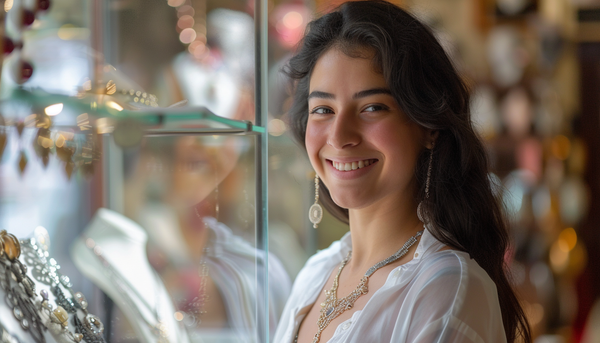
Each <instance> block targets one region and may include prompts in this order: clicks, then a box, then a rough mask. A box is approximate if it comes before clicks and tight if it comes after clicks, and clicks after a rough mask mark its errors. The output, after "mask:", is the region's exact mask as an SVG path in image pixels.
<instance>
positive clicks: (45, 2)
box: [37, 0, 50, 11]
mask: <svg viewBox="0 0 600 343" xmlns="http://www.w3.org/2000/svg"><path fill="white" fill-rule="evenodd" d="M37 8H38V11H46V10H48V8H50V0H38V5H37Z"/></svg>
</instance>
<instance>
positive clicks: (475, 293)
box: [406, 250, 504, 341]
mask: <svg viewBox="0 0 600 343" xmlns="http://www.w3.org/2000/svg"><path fill="white" fill-rule="evenodd" d="M411 269H412V270H410V278H409V280H407V284H406V286H407V287H408V288H409V295H408V296H407V298H408V299H413V300H412V307H411V312H412V313H411V315H412V319H413V320H414V321H415V323H417V322H419V323H420V324H419V325H417V327H419V329H418V330H422V329H423V328H424V327H425V326H428V327H429V328H437V329H435V330H442V331H443V329H442V328H444V327H446V328H447V329H448V327H447V326H448V325H451V324H452V323H454V324H456V323H460V326H461V327H463V326H464V327H468V328H469V330H472V331H473V332H475V333H477V335H478V336H480V337H488V336H489V335H491V336H490V337H494V335H497V336H498V337H503V336H504V331H503V324H502V314H501V311H500V303H499V300H498V293H497V289H496V285H495V283H494V281H493V280H492V279H491V278H490V277H489V275H488V274H487V273H486V272H485V270H483V268H481V267H480V266H479V265H478V264H477V262H476V261H475V260H473V259H471V258H470V257H469V255H468V254H467V253H464V252H460V251H456V250H444V251H438V252H434V253H431V254H429V255H428V256H426V257H425V258H423V259H422V260H420V261H418V262H417V263H416V264H415V265H414V266H413V268H411ZM432 325H433V326H432ZM457 329H458V327H457ZM484 341H486V340H485V339H484ZM494 341H495V340H494Z"/></svg>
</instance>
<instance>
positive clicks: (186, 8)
mask: <svg viewBox="0 0 600 343" xmlns="http://www.w3.org/2000/svg"><path fill="white" fill-rule="evenodd" d="M194 13H195V11H194V8H193V7H192V6H190V5H183V6H181V7H179V8H178V9H177V16H179V17H182V16H184V15H189V16H192V17H193V16H194Z"/></svg>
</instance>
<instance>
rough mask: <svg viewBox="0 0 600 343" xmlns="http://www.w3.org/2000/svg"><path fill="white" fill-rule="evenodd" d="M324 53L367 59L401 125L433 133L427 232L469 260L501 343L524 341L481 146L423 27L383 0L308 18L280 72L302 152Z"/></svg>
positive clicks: (465, 95) (463, 94) (457, 88)
mask: <svg viewBox="0 0 600 343" xmlns="http://www.w3.org/2000/svg"><path fill="white" fill-rule="evenodd" d="M330 48H337V49H340V50H341V51H343V52H344V53H345V54H347V55H349V56H351V57H364V56H365V50H367V51H371V52H373V53H374V56H375V57H374V61H373V62H374V66H375V67H376V68H377V69H378V70H379V71H380V72H381V73H382V74H383V76H384V78H385V80H386V81H387V84H388V85H389V87H390V90H391V93H392V96H393V97H394V99H395V100H396V101H397V102H398V104H399V106H400V108H401V109H402V110H403V112H404V113H405V114H406V115H407V116H408V118H410V119H411V120H412V121H414V122H415V123H417V124H419V125H420V126H422V127H424V128H428V129H431V130H436V131H439V136H438V137H437V140H436V144H435V149H434V151H433V161H434V163H433V169H432V174H431V185H430V197H429V199H428V201H426V202H424V206H426V208H425V212H426V213H427V216H428V218H427V220H428V222H429V224H430V225H429V226H428V227H429V228H430V230H431V233H432V235H433V236H434V237H435V238H437V239H438V240H439V241H441V242H442V243H444V244H446V245H448V246H451V247H454V248H455V249H459V250H462V251H465V252H467V253H469V255H470V256H471V258H473V259H475V261H477V263H478V264H479V265H480V266H481V267H482V268H483V269H484V270H485V271H486V272H487V273H488V275H489V276H490V278H491V279H492V280H493V281H494V282H495V284H496V288H497V290H498V298H499V300H500V308H501V311H502V320H503V324H504V330H505V332H506V338H507V340H508V342H514V341H515V340H516V339H517V338H518V337H519V336H520V337H521V338H522V339H523V340H524V341H525V342H531V332H530V327H529V324H528V322H527V319H526V318H525V315H524V312H523V309H522V308H521V306H520V304H519V301H518V299H517V296H516V295H515V293H514V291H513V289H512V287H511V285H510V283H509V281H508V278H507V271H506V266H505V262H504V255H505V252H506V249H507V248H508V245H509V236H508V228H507V223H506V219H505V217H504V213H503V211H502V206H501V203H500V201H499V199H498V198H497V197H496V196H495V194H494V192H493V189H492V188H493V187H494V185H492V183H491V182H490V179H489V177H488V168H489V167H488V159H487V156H486V152H485V149H484V146H483V144H482V142H481V141H480V139H479V137H478V136H477V134H476V133H475V131H474V130H473V125H472V123H471V115H470V111H469V89H468V87H467V86H466V84H465V83H464V81H463V80H462V79H461V77H460V76H459V75H458V73H457V71H456V69H455V68H454V66H453V64H452V62H451V61H450V59H449V58H448V56H447V55H446V53H445V51H444V50H443V48H442V47H441V45H440V44H439V43H438V41H437V40H436V38H435V37H434V35H433V34H432V32H431V31H430V29H429V28H428V27H426V26H425V25H424V24H422V23H421V22H420V21H419V20H417V19H416V18H415V17H413V16H412V15H410V14H408V13H407V12H405V11H404V10H402V9H401V8H399V7H397V6H395V5H393V4H390V3H388V2H385V1H356V2H348V3H345V4H343V5H341V6H340V7H338V8H337V9H336V10H335V11H334V12H331V13H328V14H326V15H324V16H322V17H320V18H319V19H316V20H314V21H312V22H311V23H310V24H309V26H308V28H307V31H306V34H305V36H304V38H303V40H302V42H301V43H300V45H299V50H298V52H297V53H296V54H295V56H294V57H293V58H292V59H291V60H290V61H289V63H288V64H287V65H286V66H285V67H284V69H283V72H284V73H285V74H286V75H287V76H288V77H289V78H290V79H291V80H292V84H293V87H294V101H293V104H292V107H291V109H290V111H289V113H288V116H289V124H290V127H291V131H292V133H293V135H294V137H295V139H296V140H297V141H298V142H299V143H300V144H301V145H302V146H303V147H305V148H306V145H305V134H306V124H307V119H308V112H309V111H308V92H309V82H310V76H311V72H312V70H313V68H314V66H315V64H316V62H317V60H318V59H319V57H320V56H321V55H322V54H323V53H324V52H325V51H327V50H328V49H330ZM428 158H429V150H427V149H424V151H423V153H422V154H421V155H420V156H419V159H418V161H417V167H416V170H415V174H416V179H417V183H418V189H419V190H418V194H416V197H417V199H416V200H417V203H418V202H419V201H422V200H424V198H425V179H426V171H427V166H428ZM320 187H321V190H322V191H321V197H320V199H321V202H322V203H323V205H324V206H325V208H327V210H328V211H329V212H330V213H331V214H332V215H334V216H335V217H336V218H338V219H339V220H341V221H342V222H344V223H348V221H349V218H348V210H347V209H344V208H341V207H339V206H337V205H336V204H335V203H334V202H333V200H332V199H331V196H330V194H329V191H328V190H327V187H326V186H325V185H324V184H323V183H322V182H321V183H320Z"/></svg>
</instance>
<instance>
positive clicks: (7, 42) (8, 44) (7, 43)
mask: <svg viewBox="0 0 600 343" xmlns="http://www.w3.org/2000/svg"><path fill="white" fill-rule="evenodd" d="M2 45H3V47H4V53H5V54H10V53H11V52H13V50H15V43H13V41H12V39H10V38H8V37H6V36H4V41H3V43H2Z"/></svg>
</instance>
